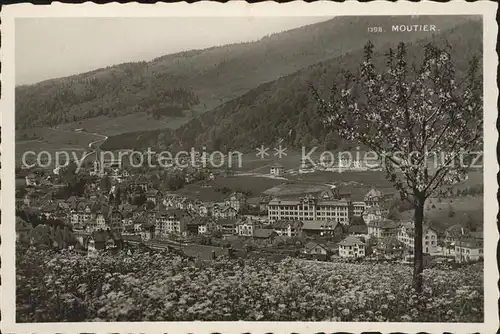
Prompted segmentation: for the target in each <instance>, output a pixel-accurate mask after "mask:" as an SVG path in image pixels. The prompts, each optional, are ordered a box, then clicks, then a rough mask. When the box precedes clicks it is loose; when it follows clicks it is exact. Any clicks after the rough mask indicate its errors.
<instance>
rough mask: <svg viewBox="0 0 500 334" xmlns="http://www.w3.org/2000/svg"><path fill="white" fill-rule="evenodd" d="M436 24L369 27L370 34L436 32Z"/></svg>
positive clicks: (437, 29)
mask: <svg viewBox="0 0 500 334" xmlns="http://www.w3.org/2000/svg"><path fill="white" fill-rule="evenodd" d="M435 31H439V28H438V27H436V25H435V24H393V25H390V26H377V27H368V32H409V33H411V32H435Z"/></svg>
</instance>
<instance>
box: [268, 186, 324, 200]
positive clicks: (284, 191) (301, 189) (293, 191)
mask: <svg viewBox="0 0 500 334" xmlns="http://www.w3.org/2000/svg"><path fill="white" fill-rule="evenodd" d="M328 189H329V187H327V186H325V185H321V184H310V183H283V184H280V185H278V186H276V187H272V188H270V189H267V190H266V191H264V194H265V195H270V196H285V197H286V196H300V195H304V194H308V193H318V192H321V191H325V190H328Z"/></svg>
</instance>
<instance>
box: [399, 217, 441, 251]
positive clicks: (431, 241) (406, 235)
mask: <svg viewBox="0 0 500 334" xmlns="http://www.w3.org/2000/svg"><path fill="white" fill-rule="evenodd" d="M422 228H423V230H422V252H423V253H424V254H434V253H436V252H437V239H438V237H437V232H436V231H434V230H433V229H432V228H430V227H429V226H427V225H424V226H423V227H422ZM414 238H415V224H414V223H413V222H406V223H402V224H401V225H400V226H399V231H398V234H397V239H398V240H399V241H401V242H402V243H403V244H405V246H406V247H408V248H409V249H411V250H413V248H414V246H415V241H414Z"/></svg>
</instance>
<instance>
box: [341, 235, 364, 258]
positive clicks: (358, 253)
mask: <svg viewBox="0 0 500 334" xmlns="http://www.w3.org/2000/svg"><path fill="white" fill-rule="evenodd" d="M339 255H340V257H343V258H358V257H365V256H366V245H365V243H364V242H363V241H361V239H360V238H358V237H356V236H354V235H349V236H347V237H346V238H345V239H344V240H342V241H341V242H340V243H339Z"/></svg>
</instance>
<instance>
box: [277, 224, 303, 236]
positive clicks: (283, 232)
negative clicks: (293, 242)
mask: <svg viewBox="0 0 500 334" xmlns="http://www.w3.org/2000/svg"><path fill="white" fill-rule="evenodd" d="M271 227H272V228H273V230H275V231H276V233H278V235H279V236H286V237H301V236H302V230H303V227H304V223H303V222H301V221H299V220H278V221H275V222H273V223H271Z"/></svg>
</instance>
